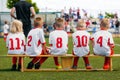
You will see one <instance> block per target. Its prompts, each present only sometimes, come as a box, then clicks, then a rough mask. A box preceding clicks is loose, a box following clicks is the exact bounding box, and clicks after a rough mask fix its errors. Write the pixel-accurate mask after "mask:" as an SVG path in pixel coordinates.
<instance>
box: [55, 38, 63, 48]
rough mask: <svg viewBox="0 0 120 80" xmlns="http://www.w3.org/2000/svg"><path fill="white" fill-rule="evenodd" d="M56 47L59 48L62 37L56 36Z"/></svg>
mask: <svg viewBox="0 0 120 80" xmlns="http://www.w3.org/2000/svg"><path fill="white" fill-rule="evenodd" d="M56 47H57V48H61V47H62V38H60V37H58V38H57V41H56Z"/></svg>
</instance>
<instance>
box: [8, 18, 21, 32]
mask: <svg viewBox="0 0 120 80" xmlns="http://www.w3.org/2000/svg"><path fill="white" fill-rule="evenodd" d="M22 26H23V24H22V22H21V21H19V20H14V21H13V22H12V25H11V28H10V32H11V33H17V32H23V28H22Z"/></svg>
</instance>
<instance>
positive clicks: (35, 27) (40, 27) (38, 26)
mask: <svg viewBox="0 0 120 80" xmlns="http://www.w3.org/2000/svg"><path fill="white" fill-rule="evenodd" d="M34 28H40V29H41V28H42V27H41V26H35V27H34Z"/></svg>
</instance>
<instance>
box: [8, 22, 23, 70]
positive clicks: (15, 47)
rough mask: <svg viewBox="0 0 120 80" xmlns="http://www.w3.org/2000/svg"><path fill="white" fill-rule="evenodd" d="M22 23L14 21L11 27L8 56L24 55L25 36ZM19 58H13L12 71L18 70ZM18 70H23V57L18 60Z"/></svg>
mask: <svg viewBox="0 0 120 80" xmlns="http://www.w3.org/2000/svg"><path fill="white" fill-rule="evenodd" d="M22 26H23V24H22V22H21V21H19V20H14V21H13V22H12V26H11V27H10V33H9V34H8V36H7V40H6V45H7V48H8V54H24V50H25V35H24V34H23V29H22ZM16 63H17V57H12V64H13V65H12V69H11V70H16V67H17V65H16ZM17 69H18V70H20V69H21V57H19V60H18V68H17Z"/></svg>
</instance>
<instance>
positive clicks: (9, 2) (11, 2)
mask: <svg viewBox="0 0 120 80" xmlns="http://www.w3.org/2000/svg"><path fill="white" fill-rule="evenodd" d="M18 1H19V0H7V8H9V9H11V8H12V7H13V6H14V4H15V3H16V2H18ZM26 1H27V2H29V3H31V4H32V6H33V7H34V9H35V12H36V13H38V12H39V8H38V7H37V5H36V3H32V0H26Z"/></svg>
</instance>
